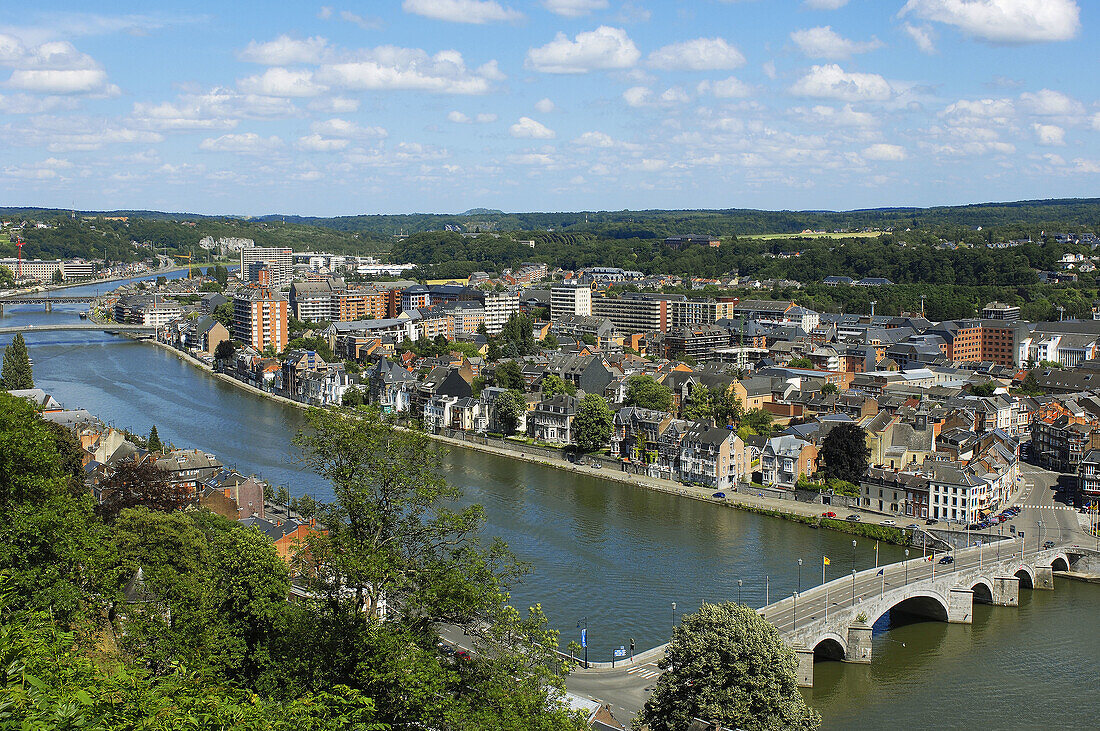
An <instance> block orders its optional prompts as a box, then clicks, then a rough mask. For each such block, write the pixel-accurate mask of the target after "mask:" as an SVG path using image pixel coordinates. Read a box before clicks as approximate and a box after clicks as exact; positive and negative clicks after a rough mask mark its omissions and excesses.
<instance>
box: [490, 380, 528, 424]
mask: <svg viewBox="0 0 1100 731" xmlns="http://www.w3.org/2000/svg"><path fill="white" fill-rule="evenodd" d="M493 411H494V413H495V414H496V420H497V423H498V424H500V428H501V429H503V430H504V433H505V434H506V435H511V434H515V432H516V428H517V427H519V423H520V421H521V420H522V419H523V413H524V412H525V411H527V401H526V399H524V398H523V394H522V393H521V392H519V391H516V390H508V391H505V392H504V393H502V394H500V395H499V396H497V397H496V399H495V400H494V401H493Z"/></svg>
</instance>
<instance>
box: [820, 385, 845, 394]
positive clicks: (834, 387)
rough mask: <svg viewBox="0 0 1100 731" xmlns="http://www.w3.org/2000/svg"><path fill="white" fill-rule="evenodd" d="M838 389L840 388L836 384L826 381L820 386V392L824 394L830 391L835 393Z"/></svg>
mask: <svg viewBox="0 0 1100 731" xmlns="http://www.w3.org/2000/svg"><path fill="white" fill-rule="evenodd" d="M838 391H840V388H839V387H837V385H836V384H835V383H826V384H824V385H823V386H822V387H821V393H823V394H826V395H828V394H831V393H837V392H838Z"/></svg>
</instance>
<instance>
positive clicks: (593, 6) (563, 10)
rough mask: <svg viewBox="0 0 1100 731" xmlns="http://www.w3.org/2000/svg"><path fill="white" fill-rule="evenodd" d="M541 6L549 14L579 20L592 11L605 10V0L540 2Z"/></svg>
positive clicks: (548, 0) (545, 0)
mask: <svg viewBox="0 0 1100 731" xmlns="http://www.w3.org/2000/svg"><path fill="white" fill-rule="evenodd" d="M542 5H543V7H545V8H546V9H547V10H549V11H550V12H551V13H557V14H558V15H564V16H565V17H567V18H579V17H581V16H582V15H588V14H589V13H591V12H592V11H594V10H604V9H606V8H607V0H542Z"/></svg>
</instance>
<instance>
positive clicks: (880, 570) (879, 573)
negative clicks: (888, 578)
mask: <svg viewBox="0 0 1100 731" xmlns="http://www.w3.org/2000/svg"><path fill="white" fill-rule="evenodd" d="M885 570H886V569H879V570H878V573H877V574H875V576H882V575H883V573H882V572H883V571H885Z"/></svg>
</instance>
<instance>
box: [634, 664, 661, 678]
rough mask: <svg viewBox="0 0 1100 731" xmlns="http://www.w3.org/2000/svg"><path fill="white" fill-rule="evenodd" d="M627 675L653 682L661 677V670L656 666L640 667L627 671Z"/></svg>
mask: <svg viewBox="0 0 1100 731" xmlns="http://www.w3.org/2000/svg"><path fill="white" fill-rule="evenodd" d="M626 674H627V675H637V676H639V677H642V678H645V679H646V680H653V679H654V678H658V677H660V676H661V670H660V668H658V667H657V666H656V665H639V666H638V667H636V668H630V670H627V671H626Z"/></svg>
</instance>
